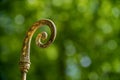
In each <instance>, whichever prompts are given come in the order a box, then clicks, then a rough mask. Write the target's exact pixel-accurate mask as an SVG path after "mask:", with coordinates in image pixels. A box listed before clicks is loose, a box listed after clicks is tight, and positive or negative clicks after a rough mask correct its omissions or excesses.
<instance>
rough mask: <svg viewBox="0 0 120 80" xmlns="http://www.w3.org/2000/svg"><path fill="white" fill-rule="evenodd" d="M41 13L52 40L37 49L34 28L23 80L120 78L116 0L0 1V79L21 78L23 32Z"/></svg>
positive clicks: (118, 0)
mask: <svg viewBox="0 0 120 80" xmlns="http://www.w3.org/2000/svg"><path fill="white" fill-rule="evenodd" d="M46 18H47V19H51V20H52V21H54V23H55V24H56V27H57V36H56V40H55V42H54V43H53V44H52V45H51V46H49V47H48V48H46V49H42V48H39V47H37V46H36V45H35V37H36V35H37V32H36V34H35V35H34V37H33V39H32V42H31V63H32V64H31V67H30V70H29V72H28V75H27V80H120V41H119V40H120V0H0V80H20V76H21V75H20V70H19V65H18V62H19V57H20V54H21V48H22V43H23V40H24V37H25V34H26V32H27V31H28V29H29V28H30V26H31V25H32V24H33V23H34V22H36V21H38V20H41V19H46ZM47 29H48V28H47V27H45V29H39V30H38V32H41V31H42V30H47ZM48 32H49V31H48ZM49 35H50V34H49Z"/></svg>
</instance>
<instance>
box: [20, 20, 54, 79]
mask: <svg viewBox="0 0 120 80" xmlns="http://www.w3.org/2000/svg"><path fill="white" fill-rule="evenodd" d="M43 25H47V26H49V28H50V31H51V35H50V38H49V40H48V41H47V42H46V43H42V42H41V39H42V40H45V39H47V33H46V32H42V33H40V34H38V35H37V37H36V45H38V46H39V47H42V48H46V47H47V46H49V45H50V44H51V43H52V42H53V41H54V39H55V37H56V27H55V24H54V23H53V22H52V21H51V20H48V19H45V20H40V21H38V22H36V23H35V24H33V25H32V27H31V28H30V29H29V30H28V32H27V34H26V37H25V39H24V42H23V48H22V53H21V56H20V70H21V73H22V80H26V74H27V72H28V70H29V68H30V44H31V39H32V36H33V34H34V33H35V31H36V30H37V29H38V28H40V27H42V26H43Z"/></svg>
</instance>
